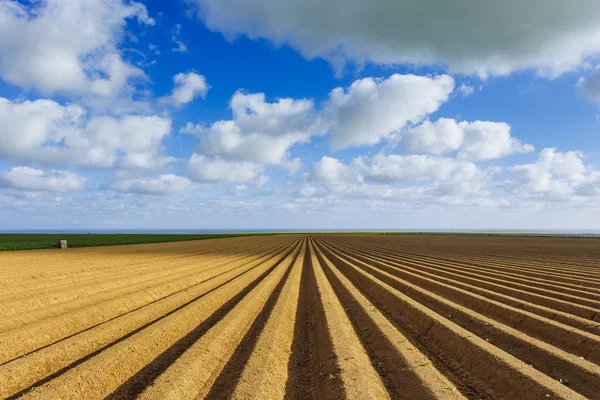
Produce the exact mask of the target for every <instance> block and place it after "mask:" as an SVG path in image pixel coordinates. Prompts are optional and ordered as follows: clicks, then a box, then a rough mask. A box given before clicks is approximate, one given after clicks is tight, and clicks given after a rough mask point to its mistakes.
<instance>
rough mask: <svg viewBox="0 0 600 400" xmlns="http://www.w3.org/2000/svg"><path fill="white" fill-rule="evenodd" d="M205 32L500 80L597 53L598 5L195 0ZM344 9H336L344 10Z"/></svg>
mask: <svg viewBox="0 0 600 400" xmlns="http://www.w3.org/2000/svg"><path fill="white" fill-rule="evenodd" d="M194 3H195V4H197V5H198V16H199V17H200V18H201V19H202V20H203V21H204V23H205V24H206V25H207V26H208V27H209V28H210V29H212V30H216V31H219V32H222V33H223V34H224V35H225V36H226V37H228V38H230V39H233V38H235V37H236V36H238V35H247V36H248V37H250V38H253V39H258V38H266V39H268V40H270V41H272V42H274V43H275V44H278V45H284V44H289V45H291V46H292V47H294V48H296V49H298V50H299V51H300V52H301V53H303V54H304V55H305V56H306V57H308V58H312V57H323V58H325V59H329V60H330V61H331V62H332V64H335V65H339V64H343V63H344V62H345V61H346V60H354V61H357V62H363V61H372V62H376V63H383V64H398V63H401V64H417V65H424V64H426V65H439V64H445V65H448V66H449V69H450V70H451V71H453V72H463V73H477V74H479V75H481V76H487V75H490V74H492V75H503V74H508V73H510V72H512V71H514V70H519V69H525V68H533V69H535V70H537V71H538V73H539V74H542V75H547V76H556V75H558V74H561V73H563V72H565V71H569V70H573V69H575V68H577V67H579V66H581V65H582V63H584V62H585V60H586V58H587V57H590V56H593V55H597V54H598V53H599V52H600V22H599V21H600V3H599V2H597V1H595V0H580V1H578V2H577V4H572V3H569V2H564V1H562V0H529V1H520V0H507V1H502V2H473V1H470V0H458V1H452V2H439V1H437V0H424V1H414V0H400V1H399V0H374V1H365V0H353V1H351V2H347V1H340V0H335V1H330V2H327V5H326V6H324V5H323V2H322V1H320V0H291V1H286V2H277V1H271V2H264V1H261V0H249V1H244V2H240V1H237V0H195V1H194ZM342 10H343V11H342Z"/></svg>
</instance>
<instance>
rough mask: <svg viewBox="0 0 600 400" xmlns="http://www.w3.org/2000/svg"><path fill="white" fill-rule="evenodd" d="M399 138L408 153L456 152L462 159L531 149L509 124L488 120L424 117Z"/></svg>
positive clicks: (523, 151) (476, 158) (496, 156)
mask: <svg viewBox="0 0 600 400" xmlns="http://www.w3.org/2000/svg"><path fill="white" fill-rule="evenodd" d="M400 140H401V143H402V144H403V146H404V148H405V149H406V150H407V151H409V152H412V153H426V154H434V155H442V154H444V153H448V152H458V158H460V159H464V160H490V159H495V158H500V157H504V156H507V155H509V154H513V153H528V152H531V151H533V150H534V148H533V146H531V145H529V144H523V143H521V142H520V141H519V140H518V139H516V138H514V137H513V136H512V135H511V133H510V125H508V124H506V123H502V122H490V121H475V122H467V121H462V122H457V121H456V120H454V119H449V118H440V119H439V120H438V121H436V122H430V121H429V120H427V121H425V122H423V123H422V124H421V125H418V126H416V127H413V128H410V129H408V130H406V132H404V133H403V134H402V135H401V139H400Z"/></svg>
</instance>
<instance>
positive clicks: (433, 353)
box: [0, 235, 600, 399]
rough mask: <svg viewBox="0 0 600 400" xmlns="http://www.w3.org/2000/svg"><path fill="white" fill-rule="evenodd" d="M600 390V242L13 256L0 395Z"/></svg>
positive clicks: (374, 243)
mask: <svg viewBox="0 0 600 400" xmlns="http://www.w3.org/2000/svg"><path fill="white" fill-rule="evenodd" d="M21 396H23V397H31V398H40V399H58V398H60V399H100V398H109V399H125V398H136V397H139V398H143V399H196V398H209V399H229V398H234V399H284V398H286V399H388V398H391V399H436V398H440V399H459V398H462V399H464V398H468V399H549V398H550V399H558V398H562V399H585V398H588V399H600V240H598V239H553V238H502V237H453V236H425V235H423V236H419V235H414V236H402V235H397V236H394V235H390V236H383V235H312V236H300V235H279V236H268V237H241V238H232V239H219V240H203V241H191V242H177V243H164V244H151V245H132V246H116V247H98V248H86V249H69V250H41V251H24V252H15V253H2V254H0V398H18V397H21Z"/></svg>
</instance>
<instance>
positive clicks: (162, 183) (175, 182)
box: [110, 174, 193, 195]
mask: <svg viewBox="0 0 600 400" xmlns="http://www.w3.org/2000/svg"><path fill="white" fill-rule="evenodd" d="M192 187H193V183H192V182H191V181H190V180H189V179H188V178H185V177H182V176H177V175H172V174H166V175H158V176H154V177H146V178H129V179H120V180H117V181H115V182H113V183H112V184H111V185H110V188H111V189H113V190H115V191H117V192H122V193H139V194H153V195H170V194H176V193H181V192H185V191H188V190H190V189H192Z"/></svg>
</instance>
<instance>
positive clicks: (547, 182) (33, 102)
mask: <svg viewBox="0 0 600 400" xmlns="http://www.w3.org/2000/svg"><path fill="white" fill-rule="evenodd" d="M599 115H600V2H598V1H596V0H575V1H570V2H564V1H562V0H528V1H522V0H505V1H502V2H473V1H471V0H456V1H453V2H439V1H437V0H418V1H417V0H370V1H364V0H345V1H342V0H330V1H327V2H323V1H319V0H288V1H285V2H284V1H265V0H262V1H261V0H244V1H241V0H174V1H169V2H165V1H159V0H146V1H126V0H30V1H15V0H0V230H31V229H45V230H52V229H84V230H85V229H89V230H93V229H96V230H102V229H109V230H114V229H117V230H118V229H174V230H177V229H243V230H252V229H298V230H306V229H332V230H335V229H356V230H359V229H384V230H403V229H410V230H414V229H417V230H418V229H428V230H429V229H461V230H463V229H477V230H489V229H502V230H518V229H532V230H536V229H539V230H559V229H574V230H598V229H600V167H599V166H598V165H599V164H600V146H599V144H600V141H599V129H600V121H599Z"/></svg>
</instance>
